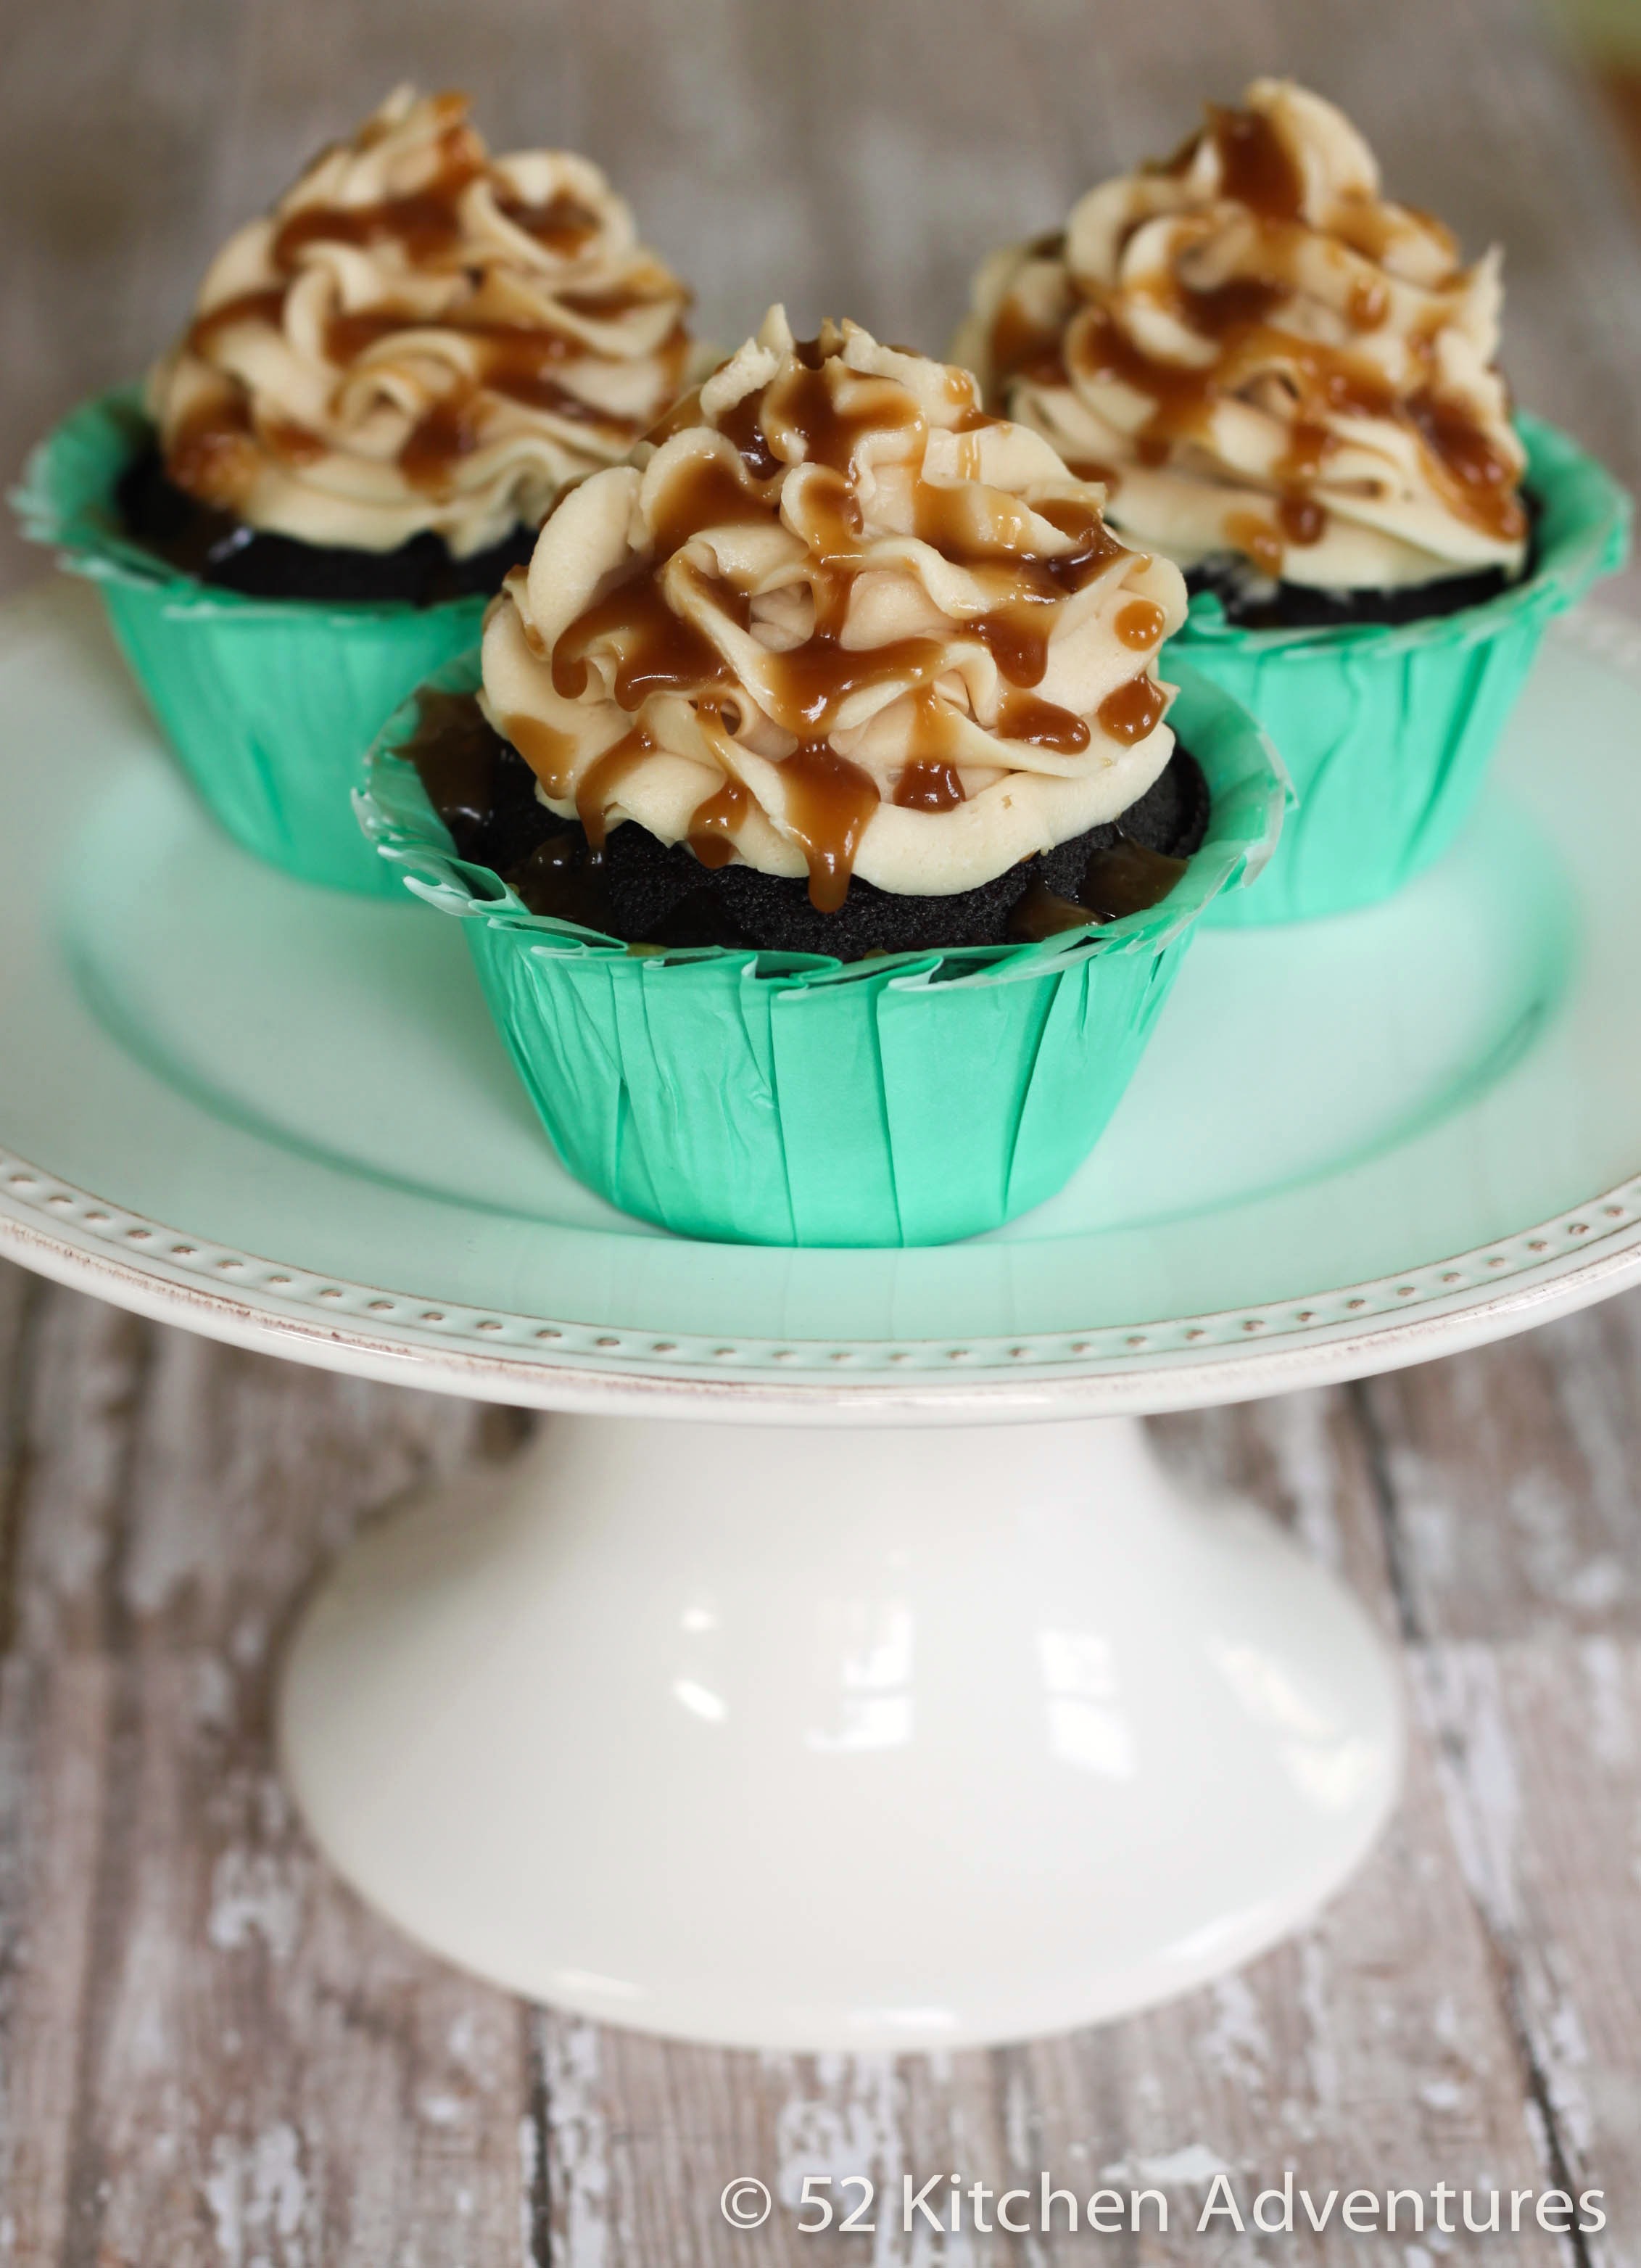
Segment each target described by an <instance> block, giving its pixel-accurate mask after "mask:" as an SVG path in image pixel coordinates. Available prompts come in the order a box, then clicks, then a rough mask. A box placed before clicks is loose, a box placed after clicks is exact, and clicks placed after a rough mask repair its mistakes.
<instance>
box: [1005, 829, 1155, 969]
mask: <svg viewBox="0 0 1641 2268" xmlns="http://www.w3.org/2000/svg"><path fill="white" fill-rule="evenodd" d="M1188 863H1189V862H1188V860H1186V859H1184V858H1170V857H1169V856H1168V854H1167V853H1166V851H1148V850H1147V849H1146V848H1145V846H1144V843H1136V842H1135V841H1134V840H1133V839H1132V837H1131V836H1127V835H1123V834H1122V833H1121V832H1119V834H1118V836H1117V839H1116V841H1115V843H1112V844H1111V845H1110V846H1109V848H1108V849H1106V850H1103V851H1090V853H1089V855H1088V865H1087V868H1086V870H1085V873H1084V875H1083V880H1082V882H1081V885H1080V887H1079V888H1078V894H1077V896H1076V897H1075V898H1074V899H1073V898H1063V897H1061V896H1060V895H1058V893H1057V892H1056V891H1053V890H1050V889H1049V888H1048V887H1046V886H1045V885H1044V884H1043V883H1041V882H1034V883H1033V884H1032V886H1031V887H1030V888H1029V889H1028V890H1027V892H1026V894H1025V895H1024V896H1023V897H1022V898H1021V899H1020V901H1019V904H1018V905H1017V906H1016V907H1015V909H1014V910H1013V912H1012V915H1011V916H1010V917H1009V933H1010V935H1011V936H1012V937H1013V938H1015V939H1017V940H1018V941H1019V943H1020V944H1022V945H1037V944H1041V941H1042V940H1043V939H1045V938H1049V937H1058V936H1060V935H1061V934H1062V933H1063V932H1064V931H1066V930H1071V929H1086V928H1087V927H1088V926H1089V924H1091V923H1100V924H1104V923H1106V922H1114V921H1121V920H1122V918H1123V917H1124V916H1125V915H1127V914H1137V913H1144V910H1145V909H1146V908H1147V907H1148V906H1155V905H1160V904H1161V902H1162V901H1163V899H1164V898H1166V896H1167V895H1168V893H1169V891H1170V890H1171V889H1173V887H1174V884H1175V883H1176V882H1177V881H1178V880H1179V879H1180V877H1181V874H1183V873H1184V872H1185V870H1186V866H1187V865H1188Z"/></svg>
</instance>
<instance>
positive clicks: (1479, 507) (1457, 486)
mask: <svg viewBox="0 0 1641 2268" xmlns="http://www.w3.org/2000/svg"><path fill="white" fill-rule="evenodd" d="M1407 409H1408V416H1409V417H1410V418H1411V419H1412V421H1413V424H1414V427H1415V429H1416V430H1417V433H1418V436H1419V438H1420V439H1421V440H1422V441H1423V442H1424V446H1425V447H1426V448H1427V449H1428V450H1429V451H1430V453H1431V455H1432V456H1433V457H1434V458H1435V459H1436V460H1437V462H1438V463H1439V465H1440V466H1441V468H1442V469H1443V471H1444V472H1445V473H1446V475H1447V482H1448V486H1449V488H1450V490H1451V491H1452V492H1453V496H1454V500H1455V501H1457V499H1458V498H1459V497H1462V498H1463V500H1464V504H1465V505H1466V506H1467V507H1468V510H1467V513H1466V516H1467V517H1468V518H1469V519H1474V520H1475V522H1476V524H1477V525H1478V526H1479V527H1485V528H1486V529H1487V530H1488V532H1489V533H1490V534H1494V535H1498V536H1501V537H1512V536H1518V535H1520V534H1523V533H1524V532H1525V529H1526V527H1527V519H1526V515H1525V514H1524V513H1523V512H1522V509H1521V505H1520V500H1519V499H1518V497H1517V496H1516V494H1515V489H1514V482H1515V471H1514V468H1513V467H1512V466H1511V465H1509V464H1507V463H1506V462H1505V459H1504V458H1503V457H1502V456H1501V455H1500V454H1499V453H1498V450H1497V449H1496V448H1495V447H1494V446H1493V445H1492V443H1491V442H1490V440H1489V439H1488V438H1487V436H1486V434H1485V433H1483V431H1482V430H1481V428H1480V427H1479V426H1478V425H1477V424H1476V423H1475V420H1474V419H1473V418H1472V417H1471V416H1470V415H1469V413H1468V410H1467V409H1465V407H1464V405H1463V403H1462V402H1458V401H1444V400H1443V399H1442V397H1441V396H1440V395H1439V394H1433V393H1431V392H1429V391H1428V390H1426V391H1423V392H1421V393H1418V394H1415V395H1414V396H1413V398H1412V400H1411V401H1409V403H1408V405H1407Z"/></svg>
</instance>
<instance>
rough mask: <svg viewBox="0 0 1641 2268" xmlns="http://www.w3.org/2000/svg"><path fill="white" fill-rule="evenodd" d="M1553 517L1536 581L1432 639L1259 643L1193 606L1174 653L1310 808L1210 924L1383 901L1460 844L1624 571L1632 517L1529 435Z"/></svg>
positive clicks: (1568, 456)
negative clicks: (1519, 699) (1560, 651)
mask: <svg viewBox="0 0 1641 2268" xmlns="http://www.w3.org/2000/svg"><path fill="white" fill-rule="evenodd" d="M1519 426H1520V433H1521V438H1522V439H1523V441H1524V442H1525V444H1526V446H1527V462H1528V471H1527V485H1528V486H1529V488H1530V489H1531V490H1532V491H1533V493H1534V495H1535V496H1536V497H1537V498H1538V500H1539V502H1540V504H1541V506H1542V516H1541V519H1540V521H1539V527H1538V563H1537V566H1536V567H1535V569H1534V572H1533V573H1532V574H1531V575H1530V576H1528V577H1527V578H1525V579H1524V580H1523V581H1522V582H1520V583H1519V584H1517V585H1515V586H1514V587H1513V588H1512V589H1511V590H1509V591H1506V592H1505V593H1502V594H1501V595H1500V596H1499V597H1498V598H1497V599H1493V600H1489V601H1488V602H1487V603H1486V604H1485V605H1483V606H1480V607H1471V608H1466V609H1465V610H1464V611H1463V612H1461V613H1459V614H1454V615H1442V616H1438V617H1435V618H1433V619H1431V620H1429V621H1424V622H1403V623H1396V624H1394V625H1386V624H1382V623H1353V624H1350V625H1348V626H1346V627H1344V628H1342V629H1320V630H1241V629H1237V628H1234V627H1233V626H1232V625H1231V624H1229V623H1227V622H1226V621H1225V612H1224V609H1223V608H1222V607H1221V605H1220V602H1219V600H1218V598H1217V597H1216V596H1214V594H1213V593H1207V592H1204V593H1198V594H1197V596H1196V597H1195V598H1194V599H1193V600H1192V601H1191V611H1190V618H1189V620H1188V622H1187V624H1186V627H1185V628H1184V630H1182V631H1181V633H1180V635H1179V636H1178V637H1175V638H1174V640H1173V641H1172V642H1171V644H1169V646H1168V649H1167V660H1166V664H1165V666H1166V667H1168V668H1172V667H1174V666H1175V665H1176V664H1177V663H1179V662H1181V661H1186V660H1188V661H1189V662H1190V663H1191V664H1192V665H1193V666H1195V667H1196V668H1197V669H1199V670H1201V671H1202V673H1203V675H1204V676H1206V677H1210V678H1211V679H1212V680H1213V681H1214V682H1215V684H1217V685H1218V686H1221V687H1222V688H1223V689H1225V692H1227V693H1228V694H1230V695H1231V696H1232V697H1233V699H1234V700H1237V701H1240V703H1242V704H1243V705H1244V706H1245V707H1246V708H1247V709H1248V710H1250V711H1252V712H1253V714H1254V715H1255V717H1257V718H1258V719H1259V721H1260V723H1261V724H1262V725H1263V726H1264V727H1265V730H1266V731H1267V732H1268V733H1269V734H1270V737H1271V739H1272V740H1274V741H1275V742H1276V745H1277V748H1278V749H1279V751H1280V752H1281V755H1282V758H1283V761H1284V763H1285V764H1286V765H1287V768H1288V770H1289V772H1290V774H1291V777H1292V779H1293V784H1294V788H1295V791H1296V792H1297V794H1298V796H1299V807H1298V809H1297V810H1296V811H1295V813H1294V814H1293V816H1292V818H1291V820H1290V821H1289V822H1288V825H1287V827H1286V828H1285V829H1284V834H1283V838H1282V848H1281V850H1280V851H1278V852H1277V856H1276V857H1275V858H1273V859H1272V860H1271V862H1270V865H1269V868H1268V869H1267V871H1266V873H1265V874H1264V876H1263V877H1262V880H1261V882H1260V886H1259V887H1258V889H1257V890H1254V891H1248V892H1245V893H1239V894H1238V895H1237V896H1236V897H1235V898H1233V899H1231V898H1228V899H1224V900H1222V901H1221V902H1219V903H1218V905H1216V906H1215V907H1214V908H1213V909H1211V911H1210V913H1209V914H1208V916H1207V919H1208V920H1209V921H1210V922H1211V923H1214V924H1225V925H1235V926H1238V927H1256V926H1259V925H1262V924H1269V923H1273V922H1287V921H1303V920H1306V919H1308V918H1310V917H1313V916H1314V915H1319V914H1332V913H1341V912H1343V911H1345V910H1346V909H1349V908H1350V907H1352V906H1363V905H1371V904H1373V903H1374V902H1377V901H1378V900H1380V899H1381V898H1387V897H1388V896H1389V895H1391V893H1392V892H1393V891H1394V890H1398V889H1400V888H1401V887H1402V884H1403V883H1404V882H1407V881H1410V880H1412V878H1413V876H1414V875H1416V874H1417V873H1419V872H1420V871H1421V870H1422V869H1423V868H1424V867H1425V866H1428V865H1431V862H1432V860H1434V859H1436V858H1439V856H1440V855H1441V853H1442V852H1443V851H1445V850H1446V848H1447V846H1448V844H1449V843H1451V842H1452V841H1453V837H1454V836H1455V835H1456V834H1457V833H1458V831H1459V828H1461V825H1462V824H1463V822H1464V820H1465V819H1466V817H1467V816H1468V813H1469V810H1470V807H1471V806H1472V805H1473V804H1474V802H1475V798H1476V795H1477V793H1478V792H1479V790H1480V788H1481V784H1482V781H1483V777H1484V775H1485V773H1486V770H1487V764H1488V760H1489V758H1490V756H1491V755H1492V753H1493V749H1494V747H1496V745H1497V744H1498V737H1499V734H1500V733H1501V732H1502V730H1503V728H1504V725H1505V719H1506V718H1508V716H1509V714H1510V711H1511V709H1512V706H1513V705H1514V703H1515V699H1516V696H1517V695H1518V694H1519V693H1520V689H1521V686H1522V682H1523V681H1524V679H1525V678H1526V676H1527V671H1528V670H1529V669H1530V668H1531V666H1532V664H1533V659H1534V655H1535V654H1536V653H1537V652H1538V647H1539V641H1540V639H1541V638H1542V637H1543V635H1544V630H1545V627H1546V625H1547V624H1548V623H1549V621H1550V619H1551V617H1552V616H1553V615H1558V614H1561V613H1563V612H1564V611H1565V609H1566V608H1569V607H1571V606H1572V605H1573V604H1574V603H1575V602H1576V601H1577V600H1578V599H1580V598H1582V597H1583V595H1584V593H1586V591H1587V590H1588V589H1589V587H1590V585H1591V584H1592V583H1593V582H1594V581H1595V579H1596V578H1597V577H1598V576H1600V575H1604V574H1608V573H1610V572H1611V571H1612V570H1613V569H1614V568H1615V567H1616V566H1618V565H1619V564H1620V563H1621V562H1622V560H1623V556H1624V549H1625V545H1626V541H1627V538H1628V532H1629V523H1630V499H1629V497H1627V496H1626V495H1625V494H1624V492H1623V490H1622V489H1620V488H1619V487H1618V486H1617V485H1616V483H1615V482H1614V481H1613V480H1612V479H1611V478H1610V477H1609V475H1608V474H1607V473H1606V472H1605V471H1604V470H1603V469H1602V468H1601V466H1600V465H1598V464H1597V463H1596V462H1595V460H1593V458H1591V457H1588V456H1586V454H1585V453H1584V452H1583V451H1582V450H1581V449H1579V448H1578V447H1577V446H1575V445H1574V444H1573V443H1572V442H1571V441H1570V440H1568V439H1567V438H1566V437H1565V435H1564V434H1561V433H1558V432H1556V430H1555V429H1554V427H1552V426H1549V425H1545V424H1543V423H1541V422H1540V421H1539V420H1538V419H1536V418H1531V417H1523V418H1521V419H1520V421H1519Z"/></svg>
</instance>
